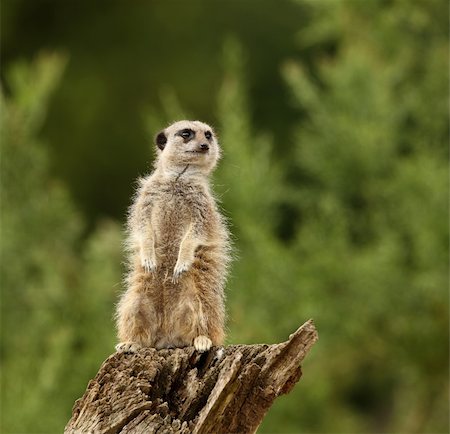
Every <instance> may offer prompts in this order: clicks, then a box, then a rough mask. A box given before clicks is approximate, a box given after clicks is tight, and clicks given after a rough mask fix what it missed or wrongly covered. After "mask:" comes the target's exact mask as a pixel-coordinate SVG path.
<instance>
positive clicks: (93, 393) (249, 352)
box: [64, 320, 318, 434]
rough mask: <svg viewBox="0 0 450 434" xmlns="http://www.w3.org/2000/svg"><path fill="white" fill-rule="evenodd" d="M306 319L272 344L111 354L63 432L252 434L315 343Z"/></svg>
mask: <svg viewBox="0 0 450 434" xmlns="http://www.w3.org/2000/svg"><path fill="white" fill-rule="evenodd" d="M317 339H318V336H317V331H316V329H315V327H314V324H313V322H312V320H310V321H308V322H306V323H305V324H303V325H302V326H301V327H300V328H299V329H298V330H297V331H296V332H295V333H293V334H292V335H291V336H290V337H289V340H288V341H286V342H283V343H280V344H274V345H264V344H261V345H230V346H228V347H224V348H222V347H213V348H212V349H211V350H210V351H208V352H206V353H203V354H198V353H197V352H196V351H195V350H194V349H193V347H188V348H176V349H170V350H169V349H167V350H159V351H157V350H155V349H153V348H146V349H142V350H140V351H139V352H138V353H136V354H126V353H116V354H113V355H111V356H110V357H109V358H108V359H107V360H106V361H105V362H104V363H103V365H102V366H101V368H100V370H99V372H98V374H97V375H96V377H95V378H94V379H93V380H91V381H90V382H89V384H88V387H87V389H86V392H85V393H84V395H83V397H82V398H80V399H79V400H77V401H76V402H75V405H74V407H73V410H72V418H71V419H70V421H69V422H68V424H67V426H66V428H65V430H64V432H65V433H66V434H69V433H102V434H115V433H133V434H141V433H142V434H143V433H195V434H205V433H254V432H255V431H256V430H257V428H258V426H259V425H260V423H261V421H262V419H263V417H264V415H265V414H266V412H267V410H268V409H269V407H270V406H271V405H272V403H273V401H274V400H275V399H276V398H277V397H278V396H279V395H281V394H285V393H289V392H290V391H291V389H292V388H293V387H294V385H295V383H296V382H297V381H298V380H299V379H300V376H301V367H300V364H301V362H302V361H303V359H304V357H305V356H306V354H307V352H308V351H309V349H310V348H311V346H312V345H313V344H314V343H315V342H316V341H317Z"/></svg>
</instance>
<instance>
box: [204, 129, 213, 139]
mask: <svg viewBox="0 0 450 434" xmlns="http://www.w3.org/2000/svg"><path fill="white" fill-rule="evenodd" d="M205 137H206V139H207V140H211V138H212V132H211V131H206V132H205Z"/></svg>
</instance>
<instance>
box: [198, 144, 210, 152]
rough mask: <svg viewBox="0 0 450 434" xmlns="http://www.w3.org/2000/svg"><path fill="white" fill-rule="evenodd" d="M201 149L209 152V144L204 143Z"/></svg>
mask: <svg viewBox="0 0 450 434" xmlns="http://www.w3.org/2000/svg"><path fill="white" fill-rule="evenodd" d="M200 149H201V150H202V151H207V150H208V149H209V145H208V143H202V144H201V145H200Z"/></svg>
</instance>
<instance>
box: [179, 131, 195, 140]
mask: <svg viewBox="0 0 450 434" xmlns="http://www.w3.org/2000/svg"><path fill="white" fill-rule="evenodd" d="M176 135H177V136H180V137H182V138H183V140H184V141H189V140H192V139H193V138H194V136H195V133H194V131H192V130H191V129H189V128H186V129H184V130H180V131H178V133H177V134H176Z"/></svg>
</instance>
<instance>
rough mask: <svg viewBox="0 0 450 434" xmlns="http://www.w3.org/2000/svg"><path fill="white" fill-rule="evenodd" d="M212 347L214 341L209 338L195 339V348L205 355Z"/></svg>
mask: <svg viewBox="0 0 450 434" xmlns="http://www.w3.org/2000/svg"><path fill="white" fill-rule="evenodd" d="M211 346H212V341H211V339H209V338H208V337H207V336H202V335H201V336H197V337H196V338H195V339H194V348H195V349H196V350H197V351H198V352H199V353H203V352H204V351H208V350H209V349H210V348H211Z"/></svg>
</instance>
